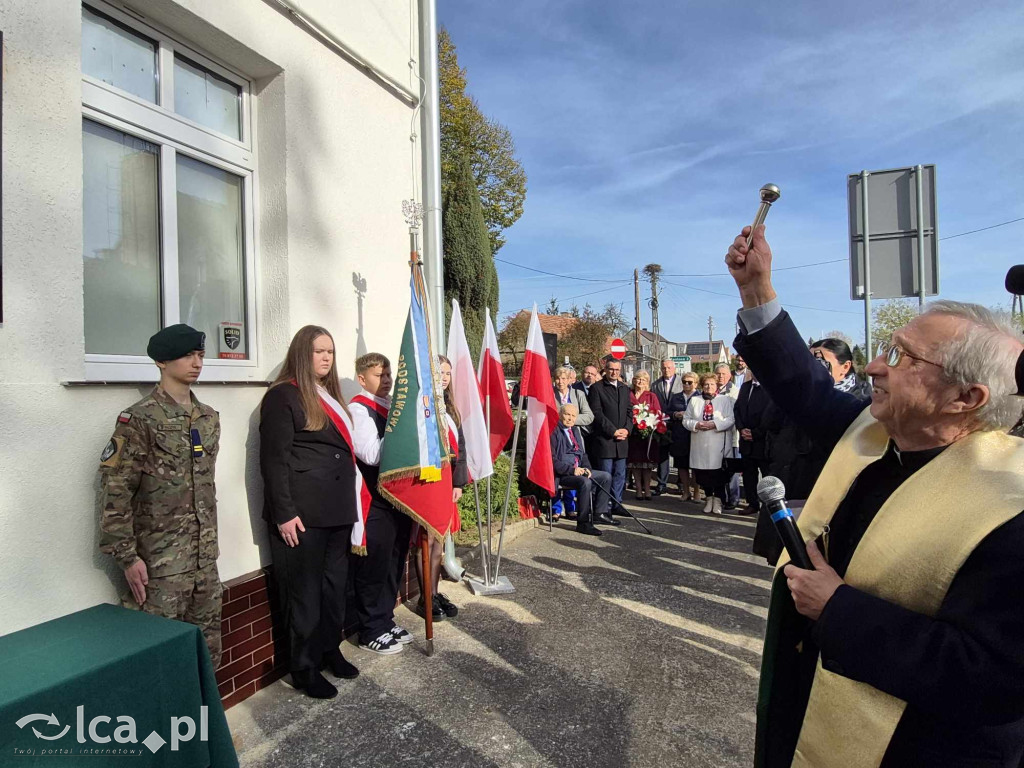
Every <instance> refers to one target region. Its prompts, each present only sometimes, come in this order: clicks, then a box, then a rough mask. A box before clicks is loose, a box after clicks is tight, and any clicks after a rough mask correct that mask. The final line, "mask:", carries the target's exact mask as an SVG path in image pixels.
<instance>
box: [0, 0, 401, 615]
mask: <svg viewBox="0 0 1024 768" xmlns="http://www.w3.org/2000/svg"><path fill="white" fill-rule="evenodd" d="M302 4H303V6H304V7H305V8H306V9H307V10H308V11H309V12H310V13H311V14H312V15H314V16H316V17H317V18H318V19H319V20H320V21H321V22H323V23H325V25H327V26H329V27H330V28H331V29H332V31H333V32H334V33H335V35H336V36H337V37H339V38H341V39H343V40H344V41H345V42H347V43H350V44H351V45H352V46H353V47H354V48H355V49H357V50H358V51H359V52H360V53H361V54H362V55H364V56H365V57H367V58H368V59H370V60H371V61H373V63H374V64H376V65H377V66H378V67H380V68H381V69H382V70H384V71H386V72H387V73H388V74H390V75H391V76H392V77H394V78H396V79H398V80H400V81H401V82H408V84H409V87H410V88H412V89H413V90H417V89H416V88H415V84H414V83H415V81H414V79H413V78H412V77H411V76H410V70H409V67H408V62H409V58H410V30H411V29H414V27H411V25H410V3H409V2H390V1H388V2H385V1H384V0H376V1H373V2H371V1H370V0H365V1H364V2H360V3H336V2H333V0H304V1H303V3H302ZM131 8H133V9H135V10H136V11H138V12H140V13H141V14H142V15H143V16H145V17H146V19H147V20H149V21H152V22H154V23H156V24H158V25H160V26H163V27H164V28H166V29H168V30H169V31H171V32H172V33H174V35H175V36H176V37H178V38H179V39H181V40H183V41H184V42H186V43H188V44H189V45H191V46H192V47H194V48H196V49H198V50H200V51H202V52H204V53H206V54H208V55H210V56H212V57H214V58H216V59H219V60H220V61H222V62H223V63H224V64H226V65H228V66H230V67H232V68H233V69H235V70H237V71H240V72H242V73H244V74H246V75H247V76H249V77H251V78H252V79H253V80H254V88H253V92H254V95H255V97H256V109H257V112H256V114H257V131H258V134H257V153H258V164H259V165H258V182H257V201H256V221H257V244H256V263H257V275H256V288H257V315H258V319H257V330H258V333H259V342H258V355H259V358H258V359H259V366H258V369H257V370H256V371H254V372H253V377H254V378H256V379H260V380H265V379H272V378H273V376H274V373H275V372H276V370H277V368H278V366H279V365H280V362H281V360H282V358H283V355H284V352H285V350H286V348H287V345H288V342H289V340H290V338H291V336H292V334H293V333H294V332H295V331H296V330H297V329H298V328H299V327H301V326H302V325H304V324H306V323H317V324H321V325H324V326H326V327H327V328H329V329H330V330H331V331H332V332H333V334H334V336H335V342H336V345H337V353H338V360H339V365H340V366H341V368H342V370H343V375H346V376H351V361H352V360H353V359H354V357H355V356H356V355H357V353H362V352H364V351H366V350H379V351H382V352H384V353H385V354H389V355H391V356H394V355H395V354H396V353H397V348H398V344H399V341H400V335H401V331H402V327H403V324H404V321H405V313H406V311H407V308H408V303H407V296H408V287H407V286H408V275H409V273H408V266H407V262H408V231H407V228H406V225H405V223H404V220H403V218H402V215H401V202H402V200H403V199H407V198H411V197H413V196H414V194H417V196H418V197H419V196H420V195H418V188H417V189H416V190H415V192H414V182H413V172H414V170H415V171H416V172H417V173H418V171H419V166H418V163H417V162H416V161H414V158H413V152H412V147H411V142H410V141H409V135H410V128H411V121H412V118H413V108H412V106H411V105H410V104H409V102H408V100H406V99H404V98H402V97H401V96H399V95H398V94H397V93H396V91H394V90H392V89H390V88H388V87H386V86H384V85H382V84H381V82H380V81H378V80H376V79H374V78H373V77H371V76H370V75H368V74H367V73H366V72H365V71H364V70H363V69H361V68H360V67H358V66H355V65H353V64H352V63H351V62H350V61H348V60H346V59H345V58H344V57H343V56H341V55H339V54H338V53H337V52H336V51H333V50H331V49H330V48H328V47H327V46H325V45H324V44H323V43H322V42H321V41H319V40H317V39H316V38H315V37H314V36H312V35H310V34H309V33H308V32H307V31H306V30H305V29H303V28H302V26H300V25H299V24H297V23H295V22H294V21H293V20H292V19H291V18H290V17H288V16H287V15H286V14H284V13H282V12H280V11H279V10H277V9H276V8H275V7H273V6H272V4H269V3H265V2H258V1H257V0H217V2H210V1H209V0H182V1H181V2H173V1H172V0H135V1H134V2H133V3H132V4H131ZM0 30H3V33H4V61H3V66H4V82H3V90H4V94H3V200H2V204H3V280H4V285H3V302H4V322H3V323H2V324H0V634H6V633H8V632H11V631H15V630H18V629H21V628H23V627H26V626H30V625H32V624H36V623H39V622H42V621H45V620H48V619H51V618H54V617H56V616H60V615H64V614H66V613H69V612H72V611H76V610H79V609H82V608H85V607H88V606H90V605H93V604H96V603H99V602H104V601H113V600H115V599H116V597H117V594H118V591H119V590H120V589H121V584H122V582H121V576H120V573H119V571H118V569H117V568H116V567H115V566H113V565H112V563H111V562H110V561H109V559H108V558H106V557H104V556H102V555H100V554H99V553H98V551H97V541H98V506H97V498H96V492H97V488H98V483H97V475H96V469H97V465H98V461H99V453H100V451H101V450H102V448H103V446H104V445H105V443H106V442H107V440H108V438H109V436H110V433H111V431H112V429H113V426H114V422H115V418H116V416H117V414H118V412H119V411H120V410H122V409H123V408H124V407H126V406H127V405H129V404H131V403H133V402H135V401H136V400H138V399H139V398H140V397H141V396H142V395H143V394H145V393H146V392H147V391H148V390H149V389H150V386H149V385H126V384H112V385H108V386H97V385H89V386H67V385H65V384H64V382H80V381H81V380H82V379H83V378H84V365H83V359H84V329H83V298H82V286H83V277H82V275H83V267H82V134H81V131H82V109H81V91H82V81H81V70H80V56H81V53H80V34H81V10H80V7H79V5H78V4H77V3H75V2H67V0H0ZM413 42H414V43H415V32H413ZM414 166H415V167H414ZM356 274H359V275H361V276H362V277H363V278H365V280H366V289H365V290H366V294H365V306H364V308H363V312H362V317H363V321H364V322H363V326H362V327H361V326H360V325H359V317H360V313H359V310H358V307H357V298H356V290H355V288H354V284H353V278H354V275H356ZM153 371H154V380H155V378H156V368H155V366H154V368H153ZM204 377H205V378H206V379H207V380H209V379H211V378H216V375H215V374H214V373H213V372H212V371H211V366H208V367H207V370H206V371H204ZM351 387H352V385H351V382H349V389H350V391H351ZM196 392H197V395H198V396H199V398H200V399H201V400H203V401H204V402H207V403H209V404H210V405H212V406H213V407H215V408H216V409H217V410H219V411H220V414H221V421H222V437H221V453H220V457H219V459H218V464H217V486H218V511H219V523H220V546H221V557H220V560H219V562H218V565H219V568H220V575H221V579H222V580H224V581H227V580H229V579H231V578H234V577H236V576H239V575H242V574H245V573H248V572H251V571H253V570H255V569H257V568H259V567H260V565H261V564H265V563H266V562H268V560H269V554H268V553H267V552H266V550H265V546H266V545H265V541H266V536H265V531H264V525H263V523H262V521H261V518H260V515H261V511H262V488H261V486H260V481H259V470H258V445H259V442H258V431H257V430H258V409H259V402H260V398H261V397H262V394H263V392H264V388H263V387H261V386H253V385H245V384H237V385H212V384H208V385H205V386H203V385H200V386H198V387H197V388H196Z"/></svg>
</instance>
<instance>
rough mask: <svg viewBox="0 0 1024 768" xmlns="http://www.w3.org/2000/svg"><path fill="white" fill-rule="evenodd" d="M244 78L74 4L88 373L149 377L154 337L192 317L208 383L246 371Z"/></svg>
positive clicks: (251, 343) (250, 183)
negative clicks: (201, 335) (78, 26)
mask: <svg viewBox="0 0 1024 768" xmlns="http://www.w3.org/2000/svg"><path fill="white" fill-rule="evenodd" d="M251 111H252V104H251V88H250V84H249V82H248V81H247V80H246V79H245V78H243V77H241V76H239V75H238V74H237V73H234V72H232V71H230V70H229V69H227V68H226V67H223V66H221V65H219V64H217V63H216V62H214V61H212V60H210V59H209V58H208V57H206V56H204V55H202V54H201V53H199V52H198V51H195V50H192V49H190V48H188V47H186V46H184V45H183V44H182V43H180V42H179V41H177V40H175V39H173V38H172V37H171V36H170V35H168V34H166V33H164V32H162V31H161V30H157V29H154V28H151V27H149V26H146V25H142V24H140V23H139V22H138V21H137V20H135V19H133V18H131V17H129V16H127V15H126V14H124V13H122V12H121V11H119V10H117V9H115V8H113V7H111V6H107V5H105V4H101V3H100V2H98V1H97V2H94V1H93V0H89V2H88V4H86V5H83V7H82V112H83V120H82V156H83V203H82V215H83V229H84V238H83V241H84V242H83V252H82V257H83V266H84V281H85V282H84V291H85V353H86V359H85V362H86V376H87V377H88V378H104V379H108V380H111V379H130V380H134V379H148V378H152V371H153V369H152V363H151V362H150V361H149V359H148V358H147V357H146V345H147V342H148V340H149V337H150V336H151V335H152V334H153V333H155V332H156V331H157V330H159V329H160V328H161V327H165V326H168V325H173V324H175V323H188V324H189V325H192V326H193V327H195V328H198V329H199V330H201V331H204V332H205V333H206V335H207V346H206V360H207V365H208V366H209V365H213V366H217V367H218V371H217V373H216V374H214V375H213V376H210V374H209V373H207V377H209V378H216V379H228V380H232V379H245V378H252V377H254V376H255V364H256V360H255V339H256V334H255V328H254V321H255V314H256V313H255V290H254V287H255V286H254V263H255V260H254V254H253V250H254V248H253V244H254V241H255V231H254V226H255V221H254V218H255V217H254V216H253V202H252V201H253V196H254V189H253V187H254V183H255V171H256V168H255V159H254V153H253V151H252V131H251V125H252V117H251Z"/></svg>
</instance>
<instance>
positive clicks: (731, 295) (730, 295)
mask: <svg viewBox="0 0 1024 768" xmlns="http://www.w3.org/2000/svg"><path fill="white" fill-rule="evenodd" d="M664 282H665V283H667V284H668V285H675V286H677V287H679V288H688V289H690V290H691V291H700V292H701V293H711V294H714V295H715V296H726V297H728V298H730V299H735V298H737V297H736V294H734V293H722V292H721V291H709V290H708V289H707V288H695V287H694V286H692V285H683V284H682V283H673V282H672V281H671V280H665V281H664ZM786 306H787V307H795V308H796V309H811V310H814V311H815V312H837V313H839V314H842V315H859V314H861V313H860V312H851V311H850V310H847V309H825V308H824V307H805V306H803V305H802V304H791V303H789V302H788V301H787V302H786Z"/></svg>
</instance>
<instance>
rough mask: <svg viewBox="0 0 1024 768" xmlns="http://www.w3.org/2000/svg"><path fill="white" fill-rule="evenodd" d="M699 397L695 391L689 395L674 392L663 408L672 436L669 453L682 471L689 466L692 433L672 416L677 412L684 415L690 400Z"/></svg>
mask: <svg viewBox="0 0 1024 768" xmlns="http://www.w3.org/2000/svg"><path fill="white" fill-rule="evenodd" d="M699 396H700V392H698V391H697V390H694V391H693V394H691V395H687V394H686V393H685V392H676V393H675V394H674V395H672V399H671V400H669V401H668V405H667V406H666V408H665V414H666V415H667V416H668V417H669V422H668V428H669V431H670V433H671V435H672V444H671V445H670V446H669V453H671V454H672V458H674V459H675V460H676V465H677V466H678V467H682V468H684V469H685V468H686V467H689V466H690V435H692V434H693V433H692V432H690V430H688V429H687V428H686V427H684V426H683V420H682V419H677V418H674V417H673V416H672V414H674V413H676V412H677V411H682V412H683V413H686V409H687V407H688V406H689V405H690V400H692V399H693V398H695V397H699Z"/></svg>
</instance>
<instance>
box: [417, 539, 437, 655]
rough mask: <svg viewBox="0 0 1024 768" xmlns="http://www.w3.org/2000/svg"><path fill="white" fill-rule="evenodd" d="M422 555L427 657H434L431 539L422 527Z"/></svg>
mask: <svg viewBox="0 0 1024 768" xmlns="http://www.w3.org/2000/svg"><path fill="white" fill-rule="evenodd" d="M420 555H421V558H422V560H423V608H424V610H423V621H424V623H425V624H426V632H427V656H433V655H434V601H433V594H431V593H432V587H431V584H433V578H432V576H431V573H430V537H429V536H427V532H426V530H425V529H423V528H422V527H421V528H420Z"/></svg>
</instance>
